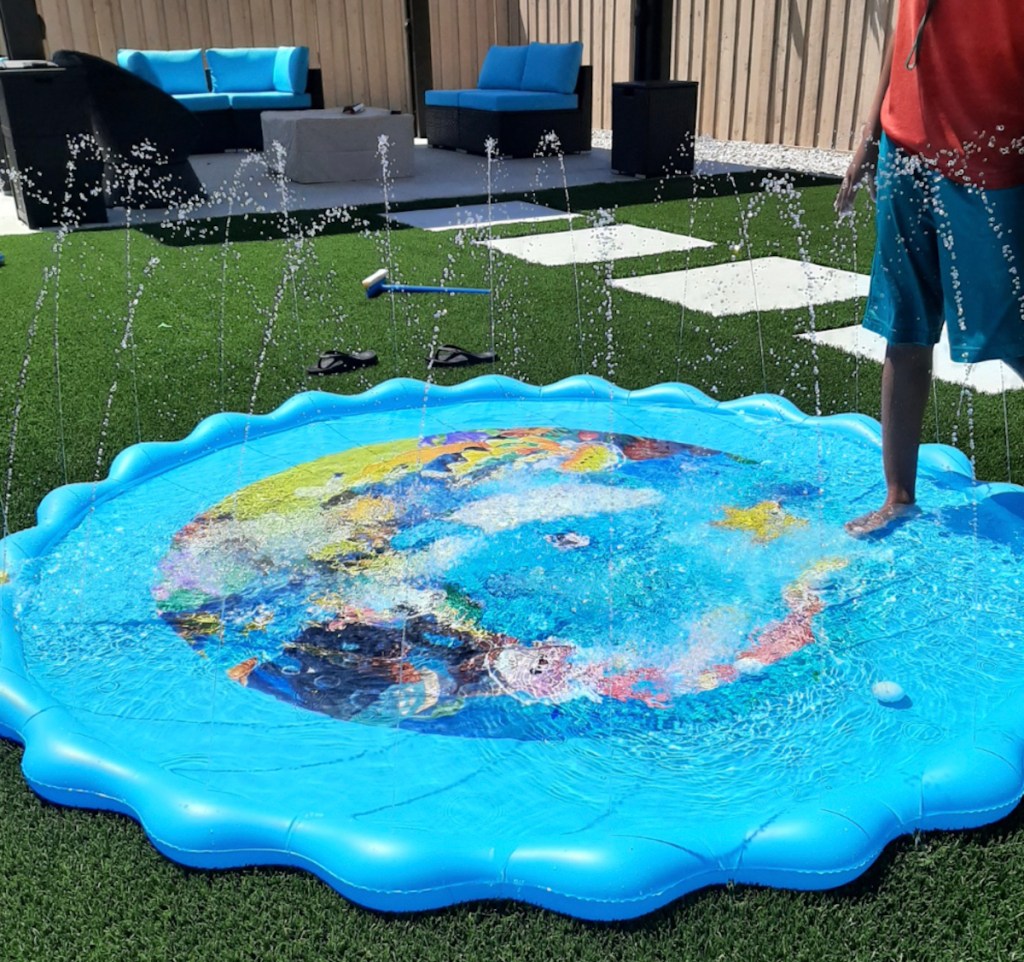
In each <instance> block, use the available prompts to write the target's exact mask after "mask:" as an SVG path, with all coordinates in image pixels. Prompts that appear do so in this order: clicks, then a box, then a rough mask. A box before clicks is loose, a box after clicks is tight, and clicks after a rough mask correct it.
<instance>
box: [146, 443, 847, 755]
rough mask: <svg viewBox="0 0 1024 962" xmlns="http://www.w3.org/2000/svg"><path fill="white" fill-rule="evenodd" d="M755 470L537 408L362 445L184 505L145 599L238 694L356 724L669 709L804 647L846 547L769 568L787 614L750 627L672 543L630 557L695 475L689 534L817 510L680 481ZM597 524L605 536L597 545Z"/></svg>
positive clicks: (769, 535)
mask: <svg viewBox="0 0 1024 962" xmlns="http://www.w3.org/2000/svg"><path fill="white" fill-rule="evenodd" d="M755 468H756V465H755V463H754V462H751V461H748V460H745V459H743V458H738V457H734V456H733V455H730V454H725V453H722V452H719V451H713V450H710V449H707V448H703V447H699V446H695V445H687V444H682V443H679V442H675V441H664V440H658V439H652V438H640V437H634V436H631V435H618V434H610V433H606V432H598V431H586V430H579V431H573V430H568V429H560V428H546V427H531V428H511V429H495V430H486V431H452V432H449V433H447V434H439V435H434V436H429V437H424V438H420V439H408V440H403V441H391V442H383V443H380V444H375V445H369V446H367V447H363V448H354V449H351V450H348V451H343V452H341V453H339V454H336V455H329V456H327V457H324V458H320V459H319V460H317V461H312V462H309V463H307V464H302V465H299V466H298V467H295V468H292V469H290V470H288V471H285V472H284V473H282V474H280V475H274V476H271V477H268V478H265V479H263V480H261V481H258V482H256V483H254V484H252V485H250V486H248V487H246V488H243V489H242V490H240V491H238V492H235V493H234V494H232V495H231V496H229V497H227V498H225V499H224V500H223V501H222V502H221V503H220V504H217V505H215V506H213V507H212V508H210V509H209V510H208V511H206V512H204V513H203V514H202V515H199V516H197V517H196V518H194V519H193V520H192V521H191V522H190V523H189V524H187V525H186V526H184V527H183V528H181V529H180V530H179V531H178V533H177V534H176V535H175V537H174V540H173V543H172V546H171V550H170V551H169V552H168V553H167V555H166V556H165V558H164V560H163V562H162V564H161V579H160V581H159V582H158V583H157V584H156V585H154V588H153V597H154V599H155V601H156V603H157V606H158V609H159V611H160V613H161V615H162V617H163V618H164V619H165V621H166V622H167V623H168V624H170V625H172V626H173V627H174V629H175V630H176V631H177V632H178V633H179V634H180V635H181V636H182V637H183V638H184V639H185V640H187V641H188V642H189V644H190V645H191V646H192V647H193V649H194V650H196V651H197V652H198V653H199V654H200V655H202V656H204V657H207V658H208V659H209V660H211V661H212V660H214V659H216V660H217V662H218V664H220V665H221V666H222V670H223V671H225V672H226V673H227V676H228V678H229V679H231V680H232V681H233V682H235V683H237V684H238V685H240V686H243V687H244V688H245V689H246V690H247V691H251V692H255V693H263V694H266V695H270V696H272V697H274V698H276V699H279V700H281V701H284V702H287V703H290V704H292V705H294V706H296V707H298V708H302V709H305V710H309V711H314V712H318V713H321V714H324V715H328V716H330V717H333V718H338V719H343V720H346V721H358V722H361V723H365V724H380V725H396V724H400V725H406V726H417V725H418V726H420V727H422V726H424V725H432V726H441V727H432V728H430V730H431V731H446V730H448V729H447V728H445V727H444V726H449V725H451V724H453V723H455V722H456V720H457V719H458V718H459V717H460V716H461V715H463V714H464V713H467V712H469V711H470V709H473V710H474V711H479V710H480V706H486V705H499V704H509V705H512V706H513V708H516V707H517V706H519V710H522V709H524V708H525V707H527V706H530V705H551V706H560V705H566V704H567V703H570V702H572V703H575V704H576V705H577V706H581V707H583V708H585V707H586V706H594V707H595V710H597V706H601V705H606V706H608V705H610V706H615V705H621V706H634V707H637V708H641V709H645V710H651V711H654V712H659V713H660V712H663V711H665V710H668V709H671V708H672V707H673V706H674V705H676V704H677V703H678V702H679V700H680V699H682V698H686V697H688V696H691V695H695V694H698V695H699V694H700V693H702V692H708V691H711V690H713V689H715V688H717V687H720V686H721V685H724V684H729V683H732V682H734V681H736V680H738V679H740V678H743V677H746V676H755V677H756V676H757V675H758V674H759V673H760V672H763V671H764V669H765V668H766V667H767V666H769V665H771V664H773V663H774V662H776V661H778V660H780V659H782V658H785V657H788V656H789V655H791V654H793V653H795V652H797V651H799V650H801V649H802V648H805V647H807V646H808V645H811V644H812V643H813V642H814V640H815V634H814V624H813V620H814V618H815V617H816V616H817V615H818V614H819V613H820V612H821V611H822V610H823V608H824V602H823V601H822V599H821V592H820V587H819V586H820V583H821V582H822V581H823V580H827V578H828V577H829V576H830V574H831V573H833V572H834V571H836V570H838V568H839V567H841V565H842V564H845V562H843V561H841V560H839V561H835V562H831V561H829V560H827V559H826V561H824V562H819V563H818V564H817V565H816V566H815V565H810V566H805V568H804V570H803V572H802V573H801V574H799V576H798V577H796V578H795V579H794V578H791V579H790V580H789V581H788V582H783V581H782V580H781V578H778V581H779V588H778V589H777V590H776V594H775V601H774V604H773V608H774V609H777V608H778V606H779V594H778V591H781V592H782V604H783V605H784V606H785V613H784V614H782V615H781V616H778V617H776V616H775V615H773V616H772V617H770V618H767V619H765V620H764V621H763V622H762V623H761V624H757V623H756V622H755V623H753V624H752V623H751V621H750V618H749V615H747V614H744V613H743V612H742V611H740V610H739V609H737V608H736V606H735V605H734V604H728V605H725V606H719V607H717V608H716V607H715V603H714V602H713V601H711V600H705V598H704V594H705V591H704V590H700V585H701V584H706V582H702V581H701V580H700V578H699V577H698V580H697V582H694V581H693V578H694V577H695V572H697V573H699V569H690V568H688V567H687V564H679V559H676V558H675V557H674V554H675V552H674V550H673V549H671V547H669V546H670V542H669V541H666V542H665V544H666V551H665V552H664V557H663V559H662V561H661V562H659V565H660V568H659V567H658V566H652V567H650V568H648V569H646V570H645V569H644V568H643V567H640V568H637V567H636V565H635V564H634V563H633V562H632V560H631V559H632V555H631V553H630V549H629V547H628V543H630V539H632V538H634V537H635V535H634V534H633V532H634V530H635V531H636V532H638V534H640V535H641V536H643V537H646V538H653V539H656V540H657V539H662V538H664V535H665V529H664V528H659V527H658V525H659V521H658V519H659V518H660V517H661V513H663V512H666V511H668V510H670V509H672V508H673V506H674V503H675V502H676V501H677V500H678V499H679V498H680V496H681V495H684V494H685V495H686V496H687V497H689V498H690V500H691V501H692V508H689V509H687V510H689V511H692V512H695V514H693V515H692V517H691V515H689V514H687V515H681V516H680V517H686V518H690V519H691V520H690V521H689V522H688V523H690V524H692V525H693V526H694V528H693V531H694V540H695V541H696V542H701V541H703V540H705V537H706V536H705V535H701V533H700V532H705V533H706V532H707V526H708V525H710V526H712V527H715V528H722V529H724V530H726V531H730V530H731V531H738V532H743V533H746V534H749V535H750V536H751V540H752V542H753V543H754V544H756V545H758V546H765V547H764V549H763V550H765V551H768V550H772V549H770V548H769V547H767V546H770V545H772V544H773V543H774V542H775V541H777V540H778V539H780V538H781V536H782V535H783V534H784V533H786V532H788V531H791V530H794V529H796V528H799V527H802V526H804V525H806V524H807V522H806V521H805V520H803V519H801V518H798V517H796V516H794V515H792V514H790V513H789V512H788V511H786V510H784V509H783V508H782V506H781V505H780V503H779V502H777V501H770V500H768V501H761V502H759V503H757V504H754V505H752V506H750V507H745V508H744V507H728V508H725V509H724V514H725V517H724V518H721V517H720V516H719V517H716V510H717V509H716V508H715V504H716V503H718V502H716V501H715V500H712V499H709V498H707V497H706V496H704V495H703V494H702V493H701V492H700V491H699V489H695V491H694V493H693V494H690V492H689V491H688V490H685V489H680V487H679V485H680V483H681V482H680V478H685V479H686V480H685V482H684V483H685V484H686V485H687V486H693V485H695V484H697V483H698V482H699V481H700V479H701V478H704V477H706V478H709V479H713V480H714V481H715V483H716V484H717V483H718V479H720V478H725V479H726V480H727V481H728V480H729V479H734V480H733V482H732V484H733V487H732V488H731V489H730V490H732V491H733V492H734V493H739V492H741V491H743V490H747V491H749V490H755V489H756V485H753V484H750V483H741V482H743V480H744V479H745V478H747V477H748V474H747V473H748V472H750V471H751V470H753V469H755ZM645 532H646V534H644V533H645ZM605 539H607V545H608V550H607V551H605V550H602V551H600V552H595V551H592V550H587V549H590V548H591V547H592V546H593V545H594V544H602V545H603V544H605ZM748 543H749V542H748ZM552 549H554V550H552ZM757 551H758V555H759V556H760V555H761V553H762V548H761V547H759V548H758V549H757ZM676 569H678V574H677V575H673V574H672V572H674V571H676ZM634 571H635V574H634ZM688 572H690V573H688ZM637 577H639V578H640V579H641V580H640V582H639V583H634V582H635V579H636V578H637ZM671 577H678V578H679V579H681V580H679V581H678V586H676V583H675V582H673V581H672V580H671ZM775 577H778V576H775ZM666 578H668V579H669V580H667V581H666V580H665V579H666ZM644 582H649V585H645V584H644ZM574 585H575V586H576V587H574ZM655 585H659V586H661V585H667V586H668V590H669V593H668V595H657V594H655V593H654V591H653V589H654V586H655ZM695 585H696V587H694V586H695ZM659 590H660V589H659ZM623 592H625V594H623ZM657 599H660V600H658V601H657V603H658V604H665V603H668V604H670V605H671V606H672V610H673V611H677V612H678V615H677V616H675V617H676V618H677V620H676V622H675V623H674V624H673V626H672V628H671V630H670V631H669V632H668V633H667V634H666V635H665V636H664V638H659V639H658V642H657V644H653V643H652V639H648V638H646V637H645V636H644V630H645V629H644V625H645V620H644V618H643V617H641V614H642V612H643V611H644V606H645V605H650V604H652V603H655V601H656V600H657ZM603 606H607V611H608V614H607V615H603V616H602V614H601V610H602V608H603ZM620 610H621V611H623V612H625V613H627V614H628V613H629V612H630V611H632V612H633V614H632V620H630V621H628V622H623V625H626V626H628V627H619V623H618V617H619V616H618V612H619V611H620ZM655 614H657V613H656V612H655ZM602 619H603V622H602ZM658 623H659V624H666V625H667V624H668V623H665V622H664V620H663V619H661V620H659V621H658ZM658 630H662V629H658ZM622 632H626V634H625V635H624V636H623V637H622V638H621V640H617V638H618V635H619V634H620V633H622ZM564 714H565V713H564V712H563V716H564ZM500 717H502V718H505V717H508V718H511V717H513V716H508V715H502V716H500ZM544 717H549V718H553V717H555V716H553V715H547V714H545V716H544ZM560 717H561V716H560ZM502 724H505V722H503V723H502ZM453 730H456V729H453ZM517 737H518V736H517Z"/></svg>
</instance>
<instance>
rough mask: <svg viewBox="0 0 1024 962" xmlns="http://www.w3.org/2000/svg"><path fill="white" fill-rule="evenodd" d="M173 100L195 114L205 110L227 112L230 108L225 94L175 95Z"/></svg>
mask: <svg viewBox="0 0 1024 962" xmlns="http://www.w3.org/2000/svg"><path fill="white" fill-rule="evenodd" d="M174 99H175V100H177V101H178V103H179V104H181V105H182V106H183V107H188V109H189V110H191V111H192V112H193V113H197V114H198V113H202V112H203V111H206V110H227V109H228V107H230V106H231V103H230V101H229V100H228V95H227V94H211V93H205V94H175V95H174Z"/></svg>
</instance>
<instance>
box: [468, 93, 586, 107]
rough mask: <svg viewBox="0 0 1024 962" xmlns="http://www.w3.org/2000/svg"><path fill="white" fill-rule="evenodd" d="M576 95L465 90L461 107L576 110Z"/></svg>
mask: <svg viewBox="0 0 1024 962" xmlns="http://www.w3.org/2000/svg"><path fill="white" fill-rule="evenodd" d="M577 102H578V98H577V96H576V95H575V94H555V93H545V92H544V91H538V90H463V91H461V92H460V93H459V106H460V107H469V108H471V109H473V110H496V111H503V112H504V111H509V110H575V109H576V105H577Z"/></svg>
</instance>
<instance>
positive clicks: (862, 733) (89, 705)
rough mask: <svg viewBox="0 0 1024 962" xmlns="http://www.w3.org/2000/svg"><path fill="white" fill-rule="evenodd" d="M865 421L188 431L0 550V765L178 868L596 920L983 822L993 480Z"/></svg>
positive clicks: (569, 412)
mask: <svg viewBox="0 0 1024 962" xmlns="http://www.w3.org/2000/svg"><path fill="white" fill-rule="evenodd" d="M879 437H880V435H879V429H878V425H877V424H876V423H875V422H873V421H869V420H868V419H867V418H864V417H860V416H857V415H841V416H837V417H827V418H821V417H809V416H806V415H804V414H802V413H801V412H800V411H798V410H797V409H796V408H794V407H793V406H792V405H791V404H789V403H788V402H786V401H784V400H782V399H780V398H777V397H771V396H758V397H750V398H744V399H741V400H737V401H730V402H725V403H718V402H715V401H713V400H711V399H710V398H708V397H707V396H705V395H703V394H701V393H700V392H699V391H697V390H695V389H693V388H690V387H686V386H684V385H679V384H667V385H660V386H657V387H652V388H648V389H645V390H641V391H634V392H629V391H625V390H621V389H619V388H617V387H615V386H613V385H611V384H609V383H607V382H604V381H600V380H598V379H595V378H589V377H574V378H570V379H568V380H566V381H562V382H559V383H557V384H552V385H548V386H546V387H543V388H541V387H532V386H529V385H525V384H522V383H519V382H517V381H513V380H510V379H508V378H502V377H497V376H487V377H482V378H477V379H474V380H471V381H468V382H466V383H464V384H461V385H459V386H457V387H453V388H445V387H441V386H438V385H436V384H432V385H429V389H428V386H427V385H426V384H424V383H422V382H420V381H412V380H395V381H389V382H386V383H384V384H382V385H379V386H378V387H376V388H374V389H373V390H371V391H368V392H366V393H365V394H361V395H357V396H346V395H336V394H321V393H309V394H302V395H299V396H297V397H295V398H293V399H292V400H290V401H289V402H287V403H286V404H285V405H283V406H282V407H281V408H280V409H278V410H277V411H275V412H273V413H272V414H268V415H263V416H251V417H246V416H243V415H240V414H219V415H215V416H213V417H211V418H208V419H207V420H205V421H203V422H202V423H201V424H200V425H199V426H198V427H197V428H196V429H195V431H193V432H192V434H191V435H189V437H187V438H185V439H184V440H183V441H179V442H176V443H172V444H167V443H160V444H140V445H137V446H134V447H131V448H129V449H128V450H126V451H124V452H123V453H122V454H121V455H120V456H118V458H117V459H116V460H115V462H114V464H113V466H112V468H111V472H110V477H109V478H108V479H107V480H105V481H102V482H100V483H98V484H81V485H73V486H69V487H64V488H61V489H59V490H57V491H55V492H53V493H52V494H50V495H48V496H47V497H46V498H45V499H44V501H43V503H42V504H41V505H40V508H39V513H38V525H37V527H35V528H32V529H30V530H25V531H21V532H18V533H16V534H14V535H11V536H9V537H8V538H6V539H4V540H3V541H0V736H3V737H7V738H10V739H15V740H17V741H19V742H22V743H24V745H25V754H24V760H23V768H24V773H25V778H26V780H27V781H28V783H29V784H30V785H31V786H32V788H33V789H34V790H35V791H37V792H38V793H39V794H40V795H42V796H43V797H45V798H47V799H49V800H50V801H53V802H57V803H60V804H66V805H75V806H84V807H91V808H104V809H112V810H115V811H119V812H123V813H125V814H128V815H130V816H131V817H133V818H135V819H137V820H138V821H139V822H140V823H141V824H142V825H143V827H144V828H145V830H146V832H147V833H148V835H149V837H150V838H151V839H152V841H153V844H154V845H155V846H156V847H157V848H158V849H159V850H160V851H161V852H163V853H164V854H166V855H167V856H169V857H171V858H173V859H176V860H178V861H180V862H184V863H186V864H188V865H192V866H197V867H204V868H226V867H232V866H242V865H251V864H278V865H289V866H297V867H300V868H304V869H307V870H308V871H311V872H314V873H316V874H317V875H319V876H320V877H322V878H323V879H325V880H326V881H327V882H328V883H329V884H330V885H332V886H334V887H335V888H336V889H337V890H338V891H339V892H341V893H342V894H344V895H345V896H346V897H348V898H350V899H352V900H354V901H355V902H358V903H359V904H362V905H366V906H370V907H373V908H375V909H382V910H388V911H393V910H400V911H401V910H419V909H429V908H435V907H438V906H443V905H448V904H451V903H454V902H461V901H468V900H475V899H484V898H495V899H507V898H511V899H518V900H522V901H526V902H531V903H535V904H537V905H541V906H546V907H548V908H550V909H554V910H556V911H559V912H565V913H569V914H572V915H576V916H580V917H584V918H590V919H620V918H627V917H631V916H637V915H641V914H643V913H646V912H650V911H652V910H653V909H656V908H658V907H659V906H662V905H665V904H666V903H668V902H670V901H672V900H673V899H676V898H678V897H679V896H680V895H683V894H684V893H686V892H690V891H693V890H695V889H698V888H701V887H703V886H706V885H709V884H719V883H726V882H730V881H732V882H738V883H754V884H760V885H773V886H785V887H791V888H799V889H819V888H826V887H831V886H835V885H840V884H842V883H844V882H847V881H850V880H851V879H853V878H855V877H856V876H857V875H859V874H860V873H862V872H863V871H864V870H865V869H866V868H867V867H868V866H869V865H870V864H871V863H872V862H873V861H874V860H875V858H876V857H877V856H878V854H879V853H880V852H881V850H882V848H883V847H884V846H885V845H886V844H887V843H888V842H889V841H890V840H891V839H893V838H895V837H896V836H898V835H901V834H905V833H908V832H913V831H916V830H918V829H934V828H944V829H951V828H961V827H967V826H976V825H980V824H983V823H986V822H991V821H995V820H996V819H998V818H1000V817H1002V816H1003V815H1005V814H1007V813H1008V812H1009V811H1010V810H1011V809H1012V808H1013V807H1014V806H1015V805H1016V803H1017V801H1018V799H1019V798H1020V797H1021V793H1022V777H1024V776H1022V771H1021V766H1020V758H1021V753H1022V743H1024V722H1022V718H1024V715H1022V709H1021V706H1022V705H1024V644H1022V638H1021V630H1020V627H1019V625H1020V610H1021V601H1022V599H1021V586H1020V557H1021V554H1022V552H1024V521H1022V518H1024V489H1021V488H1019V487H1016V486H1012V485H1005V484H1001V485H994V484H993V485H986V484H979V483H977V482H975V481H974V480H972V478H971V476H970V465H969V462H968V461H967V459H966V458H965V457H964V456H963V455H962V454H960V453H959V452H957V451H954V450H953V449H951V448H945V447H939V446H935V445H928V446H925V447H923V448H922V450H921V456H920V463H921V477H920V481H919V488H918V496H919V499H920V503H921V504H922V506H923V514H922V515H921V516H920V517H919V518H917V519H915V520H914V521H913V522H911V523H909V524H907V525H905V526H903V527H902V528H899V529H897V530H895V531H893V532H892V533H891V534H890V535H889V536H888V537H886V538H883V539H876V540H871V539H854V538H851V537H850V536H849V535H847V534H846V532H845V531H844V529H843V524H844V522H845V521H846V520H848V518H849V517H850V516H851V514H855V513H857V512H858V510H862V509H863V506H864V505H865V504H867V505H870V504H875V503H877V502H878V500H879V497H880V495H881V491H880V490H879V486H878V480H877V476H878V470H877V466H878V459H879V456H880V455H879V447H880V441H879Z"/></svg>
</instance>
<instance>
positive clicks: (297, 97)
mask: <svg viewBox="0 0 1024 962" xmlns="http://www.w3.org/2000/svg"><path fill="white" fill-rule="evenodd" d="M227 98H228V102H229V103H230V104H231V106H232V107H234V108H237V109H238V110H302V109H303V108H305V107H308V106H309V105H310V104H311V103H312V102H313V99H312V97H310V96H309V94H288V93H281V92H280V91H276V90H264V91H252V92H245V93H237V94H228V95H227Z"/></svg>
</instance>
